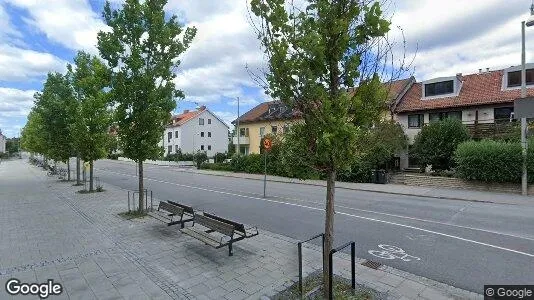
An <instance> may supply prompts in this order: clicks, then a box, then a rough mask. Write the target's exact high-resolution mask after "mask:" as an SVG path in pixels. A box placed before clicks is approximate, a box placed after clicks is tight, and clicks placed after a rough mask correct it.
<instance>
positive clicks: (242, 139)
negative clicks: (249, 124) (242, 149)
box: [232, 136, 250, 145]
mask: <svg viewBox="0 0 534 300" xmlns="http://www.w3.org/2000/svg"><path fill="white" fill-rule="evenodd" d="M232 143H233V144H234V145H237V136H234V137H233V138H232ZM239 144H240V145H248V144H250V139H249V137H248V136H242V137H239Z"/></svg>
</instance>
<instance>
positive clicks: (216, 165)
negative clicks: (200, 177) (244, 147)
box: [200, 162, 233, 171]
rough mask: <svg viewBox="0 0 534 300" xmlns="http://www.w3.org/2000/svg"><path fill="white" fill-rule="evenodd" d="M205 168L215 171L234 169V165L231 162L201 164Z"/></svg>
mask: <svg viewBox="0 0 534 300" xmlns="http://www.w3.org/2000/svg"><path fill="white" fill-rule="evenodd" d="M200 168H201V169H204V170H215V171H233V169H232V166H231V165H230V164H229V163H224V162H222V163H203V164H202V165H201V166H200Z"/></svg>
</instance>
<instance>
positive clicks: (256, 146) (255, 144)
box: [239, 120, 296, 153]
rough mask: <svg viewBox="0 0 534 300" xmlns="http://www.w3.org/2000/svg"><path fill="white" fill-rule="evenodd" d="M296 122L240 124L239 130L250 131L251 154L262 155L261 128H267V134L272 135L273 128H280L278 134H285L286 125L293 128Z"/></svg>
mask: <svg viewBox="0 0 534 300" xmlns="http://www.w3.org/2000/svg"><path fill="white" fill-rule="evenodd" d="M295 122H296V120H284V121H265V122H256V123H249V124H240V125H239V128H248V129H249V153H260V142H261V136H260V128H261V127H265V134H271V133H272V131H271V128H272V126H277V127H278V130H277V131H278V134H281V133H283V128H284V126H285V125H288V126H291V125H292V124H294V123H295Z"/></svg>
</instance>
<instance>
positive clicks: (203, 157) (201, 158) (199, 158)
mask: <svg viewBox="0 0 534 300" xmlns="http://www.w3.org/2000/svg"><path fill="white" fill-rule="evenodd" d="M207 160H208V155H207V154H206V152H204V151H198V152H197V153H195V154H194V155H193V161H194V162H195V164H196V166H197V169H200V166H201V165H202V164H203V163H204V162H206V161H207Z"/></svg>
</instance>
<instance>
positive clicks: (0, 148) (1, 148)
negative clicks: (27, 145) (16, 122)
mask: <svg viewBox="0 0 534 300" xmlns="http://www.w3.org/2000/svg"><path fill="white" fill-rule="evenodd" d="M0 153H6V137H5V136H4V135H3V134H2V131H0Z"/></svg>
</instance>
